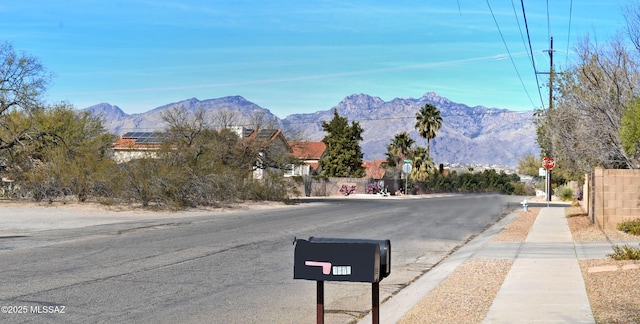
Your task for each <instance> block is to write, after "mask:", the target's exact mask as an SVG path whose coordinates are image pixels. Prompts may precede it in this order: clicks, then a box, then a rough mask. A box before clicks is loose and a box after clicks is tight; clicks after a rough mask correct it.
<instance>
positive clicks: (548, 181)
mask: <svg viewBox="0 0 640 324" xmlns="http://www.w3.org/2000/svg"><path fill="white" fill-rule="evenodd" d="M545 52H548V53H549V72H548V73H547V72H536V74H549V107H548V108H547V130H548V129H549V121H550V118H551V117H550V115H551V110H553V52H555V51H554V50H553V36H551V40H550V42H549V49H548V50H546V51H545ZM547 155H548V156H553V143H552V142H551V141H549V148H548V151H547ZM545 176H546V177H545V178H546V179H545V189H546V190H545V191H546V192H547V197H546V200H547V205H548V202H549V201H551V170H549V169H546V173H545Z"/></svg>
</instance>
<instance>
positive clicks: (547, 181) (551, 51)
mask: <svg viewBox="0 0 640 324" xmlns="http://www.w3.org/2000/svg"><path fill="white" fill-rule="evenodd" d="M548 52H549V108H548V109H547V125H549V118H551V117H550V113H551V110H553V52H554V51H553V36H551V41H550V42H549V50H548ZM547 128H548V127H547ZM549 145H550V147H549V151H548V152H547V154H548V155H553V142H549ZM546 170H547V177H546V178H547V179H546V189H547V205H548V204H549V202H550V201H551V170H549V169H546Z"/></svg>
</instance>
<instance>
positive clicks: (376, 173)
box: [362, 159, 387, 179]
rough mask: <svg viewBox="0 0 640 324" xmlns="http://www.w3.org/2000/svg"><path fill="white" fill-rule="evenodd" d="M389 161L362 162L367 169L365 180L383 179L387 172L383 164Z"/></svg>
mask: <svg viewBox="0 0 640 324" xmlns="http://www.w3.org/2000/svg"><path fill="white" fill-rule="evenodd" d="M386 162H387V160H385V159H383V160H375V161H366V162H362V166H364V168H365V173H366V175H365V178H367V179H382V178H384V175H385V173H386V171H385V170H384V167H383V165H382V164H383V163H386Z"/></svg>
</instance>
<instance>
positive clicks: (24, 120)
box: [5, 103, 115, 201]
mask: <svg viewBox="0 0 640 324" xmlns="http://www.w3.org/2000/svg"><path fill="white" fill-rule="evenodd" d="M5 117H7V119H6V120H7V121H10V124H11V125H29V128H28V130H29V132H28V133H29V134H32V135H33V136H32V137H31V138H30V140H29V141H23V142H22V145H18V146H13V147H11V148H7V149H6V150H5V153H8V154H7V157H8V159H7V161H8V165H9V166H10V168H11V175H12V177H13V178H14V179H16V180H21V181H23V188H24V189H25V190H26V191H28V192H30V194H31V195H32V196H33V198H35V199H36V200H42V199H49V200H52V199H54V198H59V197H61V196H64V195H75V196H76V197H77V198H78V200H79V201H84V200H86V199H87V198H88V197H89V196H96V195H101V194H104V193H105V190H107V191H109V190H108V189H107V187H108V182H109V175H110V174H111V172H112V171H111V168H112V167H113V166H114V165H115V163H114V162H113V161H112V160H111V158H110V156H109V148H110V146H111V144H112V143H113V141H114V139H115V138H114V136H113V135H111V134H109V133H108V132H107V131H106V130H105V128H104V126H103V123H102V120H101V119H100V118H99V117H97V116H94V115H91V113H90V112H88V111H76V110H74V109H73V107H71V106H70V105H68V104H64V103H62V104H58V105H56V106H54V107H51V108H46V109H39V110H37V111H33V112H31V114H27V113H26V112H25V111H12V112H11V113H9V114H7V115H6V116H5ZM25 133H26V132H25Z"/></svg>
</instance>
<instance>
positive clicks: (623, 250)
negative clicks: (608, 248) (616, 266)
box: [607, 244, 640, 260]
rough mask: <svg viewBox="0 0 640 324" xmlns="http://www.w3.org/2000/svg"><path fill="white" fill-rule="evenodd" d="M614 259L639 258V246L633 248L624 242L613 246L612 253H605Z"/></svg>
mask: <svg viewBox="0 0 640 324" xmlns="http://www.w3.org/2000/svg"><path fill="white" fill-rule="evenodd" d="M607 256H608V257H610V258H612V259H614V260H640V248H633V247H630V246H629V245H627V244H625V245H623V246H622V247H621V246H619V245H615V246H613V253H611V254H607Z"/></svg>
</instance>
